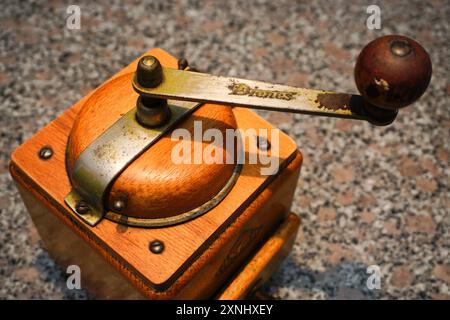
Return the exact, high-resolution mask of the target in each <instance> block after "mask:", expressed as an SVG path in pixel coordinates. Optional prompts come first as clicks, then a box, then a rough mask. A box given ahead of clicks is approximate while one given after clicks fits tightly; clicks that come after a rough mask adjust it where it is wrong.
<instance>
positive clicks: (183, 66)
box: [178, 58, 189, 70]
mask: <svg viewBox="0 0 450 320" xmlns="http://www.w3.org/2000/svg"><path fill="white" fill-rule="evenodd" d="M187 67H189V62H188V61H187V60H186V59H185V58H182V59H179V60H178V70H184V69H186V68H187Z"/></svg>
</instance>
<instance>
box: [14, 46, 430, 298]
mask: <svg viewBox="0 0 450 320" xmlns="http://www.w3.org/2000/svg"><path fill="white" fill-rule="evenodd" d="M403 38H404V37H403ZM406 39H407V38H406ZM390 41H391V42H392V41H393V40H392V39H390ZM411 41H412V40H411ZM412 45H413V49H414V50H416V51H417V50H419V49H416V47H415V45H416V43H415V42H412ZM369 46H370V45H369ZM391 47H392V43H391ZM416 51H415V52H416ZM363 52H364V51H363ZM145 56H152V57H154V58H156V59H157V60H158V61H159V62H160V63H161V65H162V66H163V67H164V72H169V71H170V70H169V68H174V69H177V67H179V62H178V60H177V59H176V58H174V57H172V56H171V55H169V54H168V53H166V52H164V51H163V50H160V49H154V50H151V51H149V52H148V53H147V54H146V55H145ZM363 58H364V55H363V54H361V55H360V59H359V60H358V61H359V62H360V61H361V60H362V61H363V60H364V59H363ZM142 61H144V60H143V58H141V59H138V60H136V61H135V62H133V63H131V64H130V65H129V66H127V67H126V68H124V69H123V70H121V71H120V72H119V73H117V74H116V75H114V76H113V77H112V78H111V79H109V80H108V81H106V82H105V83H104V84H103V85H102V86H100V87H99V88H97V89H96V90H94V91H93V92H92V93H90V94H89V95H87V96H86V97H84V98H83V99H81V100H80V101H79V102H78V103H76V104H75V105H73V106H72V107H71V108H69V109H68V110H66V111H65V112H64V113H63V114H62V115H60V116H59V117H58V118H57V119H55V120H54V121H52V122H51V123H50V124H48V125H47V126H46V127H45V128H43V129H42V130H41V131H39V132H38V133H37V134H36V135H35V136H33V137H32V138H31V139H29V140H28V141H26V142H25V143H24V144H23V145H21V146H20V147H19V148H18V149H17V150H16V151H15V152H14V153H13V155H12V160H11V164H10V171H11V174H12V176H13V178H14V180H15V181H16V182H17V186H18V188H19V191H20V193H21V195H22V198H23V200H24V202H25V204H26V207H27V209H28V211H29V213H30V215H31V217H32V219H33V222H34V224H35V225H36V227H37V229H38V231H39V234H40V236H41V238H42V240H43V242H44V244H45V246H46V248H47V249H48V251H49V252H50V254H51V255H52V257H53V258H54V259H55V260H56V261H57V262H58V263H59V264H60V265H61V266H62V267H63V268H66V267H67V266H69V265H77V266H79V267H80V269H81V279H82V280H81V281H82V287H83V288H86V289H88V291H90V292H91V293H93V294H94V295H95V296H96V297H97V298H109V299H131V298H143V297H146V298H150V299H206V298H219V299H243V298H246V297H249V296H251V295H252V294H253V293H254V292H255V290H257V289H258V288H259V287H260V286H261V285H262V284H263V283H264V282H265V281H266V280H267V279H268V278H269V276H270V275H271V273H272V272H273V271H274V270H275V269H276V268H277V266H278V265H279V263H280V262H281V261H282V260H283V259H284V258H285V257H286V256H287V254H288V253H289V251H290V250H291V248H292V245H293V243H294V240H295V238H296V233H297V230H298V227H299V223H300V221H299V218H298V217H297V216H296V215H295V214H292V213H290V207H291V204H292V201H293V195H294V191H295V187H296V184H297V179H298V177H299V173H300V167H301V163H302V156H301V153H300V152H299V151H298V149H297V146H296V144H295V142H294V141H293V140H292V139H291V138H289V137H288V136H287V135H286V134H284V133H282V132H280V131H279V130H277V132H278V136H279V139H278V140H279V141H278V143H277V144H276V145H277V148H276V151H277V157H278V163H279V170H278V171H277V172H276V173H275V174H271V175H264V174H261V172H262V171H261V169H262V168H263V167H264V164H261V163H259V162H258V163H248V161H244V163H243V164H242V165H241V166H238V165H237V164H235V163H214V164H204V163H194V164H192V163H188V164H184V163H182V164H176V165H174V164H173V163H172V162H171V160H170V153H171V150H172V149H173V147H174V146H175V144H176V143H177V141H174V140H173V139H171V136H170V133H171V131H172V130H173V129H174V128H175V127H176V128H184V129H187V130H188V131H189V132H193V131H194V127H195V125H194V123H195V121H196V120H201V121H202V124H203V129H207V128H215V129H218V130H219V131H220V132H222V133H224V132H225V131H226V130H227V129H233V128H234V129H236V128H238V129H240V130H250V129H255V130H256V131H255V132H260V131H264V130H267V132H270V130H274V129H275V130H276V128H273V127H272V126H271V125H270V124H269V123H268V122H266V121H265V120H263V119H262V118H261V117H259V116H258V115H256V114H255V113H254V112H252V111H250V110H248V109H247V108H241V107H239V106H237V105H238V104H237V103H231V104H225V103H220V104H214V103H208V101H209V100H208V98H210V97H209V96H207V97H206V99H205V100H206V103H204V104H202V105H198V106H197V107H195V108H193V111H192V112H191V113H189V115H187V116H186V117H184V118H182V119H181V120H180V121H179V122H178V123H176V125H175V127H173V128H171V130H168V131H163V134H162V135H161V136H160V137H159V138H158V139H155V142H154V143H153V144H151V145H149V146H148V148H146V149H145V150H144V151H143V152H141V153H139V155H138V156H136V157H135V159H134V161H132V162H131V163H127V165H126V166H125V167H124V168H123V170H121V171H118V173H119V174H118V175H117V176H114V179H113V181H112V182H111V184H110V185H109V186H108V189H107V193H106V195H105V198H104V199H103V200H104V201H103V202H102V204H101V206H100V210H97V209H93V207H94V206H91V204H92V201H91V202H89V201H88V202H86V203H84V202H83V200H82V199H81V200H80V199H79V198H76V197H75V196H73V190H74V189H76V188H75V186H76V184H77V182H76V181H75V180H74V179H73V175H74V173H73V172H75V171H76V168H77V160H78V159H80V158H82V155H83V153H84V152H85V150H88V149H89V148H90V147H91V146H92V144H94V141H98V140H101V139H102V137H103V139H104V136H105V132H107V131H108V130H111V129H110V128H111V127H113V126H114V125H116V126H117V123H119V121H122V120H123V119H124V118H125V117H126V114H127V113H128V112H129V111H130V110H134V109H133V108H134V107H135V106H136V101H137V100H138V98H139V94H141V95H143V94H148V95H151V96H152V97H153V98H152V99H154V97H157V98H168V99H172V96H171V95H172V94H173V92H171V91H170V92H168V93H161V92H158V93H157V94H154V93H152V92H147V91H146V90H147V88H145V87H141V86H140V84H141V83H140V82H139V74H138V73H136V76H135V70H136V68H138V70H139V64H140V63H141V62H142ZM428 61H429V60H428ZM408 63H411V62H410V61H408ZM429 69H430V70H429V71H430V74H429V77H430V76H431V65H430V66H429ZM357 70H359V69H358V67H357ZM170 72H172V71H170ZM180 72H182V71H180ZM185 74H192V76H193V77H196V76H201V74H198V75H195V74H194V73H193V72H188V71H183V73H182V74H181V75H185ZM361 74H362V75H363V76H365V74H364V73H361ZM136 77H137V78H136ZM165 77H166V78H165V79H166V80H167V81H169V80H168V79H169V78H168V74H165ZM426 77H427V75H425V76H423V77H422V78H426ZM429 77H428V80H427V81H425V82H426V83H425V86H424V88H423V89H420V90H422V92H420V93H419V94H418V95H417V94H416V95H415V96H414V97H409V98H408V99H409V100H408V102H411V100H415V99H417V98H418V97H419V96H420V95H421V93H423V91H424V90H425V88H426V86H427V85H428V81H429ZM136 79H137V80H136ZM425 80H426V79H425ZM357 81H358V76H357ZM369 82H370V81H369ZM131 83H133V86H134V90H133V87H132V86H131ZM376 83H377V82H376ZM368 85H369V86H370V85H373V83H368ZM402 85H403V87H404V86H405V85H404V84H402ZM422 86H423V85H422ZM154 87H156V85H155V86H154ZM160 87H161V88H162V87H164V86H160ZM359 87H360V86H359V85H358V88H359ZM359 89H360V91H361V92H362V93H363V92H364V90H365V89H364V88H362V89H361V88H359ZM372 89H373V88H372ZM394 89H395V86H394V85H392V84H391V90H394ZM149 90H150V89H149ZM161 90H163V89H161ZM302 90H303V89H302ZM420 90H418V89H416V91H420ZM135 91H136V92H138V93H139V94H138V93H136V92H135ZM144 91H145V92H144ZM388 93H389V92H388ZM388 93H386V95H387V94H388ZM416 93H417V92H416ZM166 94H168V95H170V96H168V97H166ZM175 94H177V92H175ZM239 94H240V92H239ZM308 94H309V93H308ZM317 94H319V95H320V94H323V93H322V92H318V93H317ZM342 96H343V95H341V96H339V98H340V99H342ZM347 96H348V99H347V101H354V100H355V96H353V95H346V96H344V98H346V97H347ZM363 96H364V100H365V101H367V100H368V101H370V102H372V100H369V99H370V97H365V95H364V93H363ZM141 97H142V96H141ZM211 97H214V93H211ZM335 97H336V96H335ZM177 98H180V97H178V96H177ZM237 98H240V97H237ZM211 99H212V98H211ZM359 99H360V100H361V98H359ZM377 99H380V97H379V96H377ZM180 100H189V101H196V99H195V97H194V98H193V97H190V96H189V95H185V96H183V97H182V99H181V98H180ZM324 100H326V99H324ZM344 100H345V99H344ZM356 100H357V101H360V100H358V99H356ZM382 100H383V99H382ZM397 100H398V99H397ZM212 101H213V102H214V100H212ZM202 102H205V101H202ZM218 102H220V100H218ZM383 102H384V103H385V102H386V99H384V100H383ZM169 103H172V100H169ZM175 103H176V102H175ZM330 103H331V102H330ZM332 103H336V100H333V101H332ZM352 103H353V102H352ZM358 103H359V102H358ZM249 104H250V105H251V101H250V102H248V103H247V107H248V105H249ZM327 106H330V105H327V104H326V103H322V104H320V105H318V108H319V109H318V112H317V113H320V114H323V113H326V112H329V113H335V112H336V110H337V113H339V112H341V113H340V114H338V116H344V117H346V116H348V117H350V118H359V119H360V118H363V119H366V120H368V119H369V120H370V121H371V122H373V123H376V122H379V123H383V124H386V123H389V122H392V120H393V118H395V116H396V114H397V112H396V111H392V110H390V109H389V110H388V109H381V111H380V112H379V109H378V108H376V107H372V106H371V107H370V110H371V111H368V110H369V108H367V109H364V111H365V112H363V111H362V109H361V108H362V107H361V105H356V106H354V105H352V104H351V103H350V102H348V105H345V108H344V107H343V108H341V109H342V110H339V108H337V109H336V108H335V110H334V111H333V110H331V109H332V108H328V109H329V110H324V109H323V108H324V107H325V108H326V107H327ZM402 106H403V105H402ZM402 106H400V105H395V106H394V107H396V108H399V107H402ZM138 108H139V101H138ZM358 108H359V109H358ZM144 109H145V108H144ZM373 110H375V111H373ZM288 111H289V110H288ZM297 111H298V110H297ZM304 113H314V112H313V111H311V110H307V111H306V112H304ZM158 116H159V115H158ZM121 119H122V120H121ZM152 119H154V118H152ZM158 119H159V118H158ZM125 120H126V119H125ZM122 133H123V136H125V138H124V139H128V138H129V139H133V137H131V135H132V134H133V132H132V130H131V129H130V130H128V131H127V127H125V126H124V127H123V130H122ZM127 135H129V136H130V137H127ZM134 138H135V137H134ZM268 138H269V140H268V144H267V145H269V146H270V145H271V142H272V143H273V142H274V141H270V135H269V136H268ZM255 139H256V140H258V139H259V138H258V137H255ZM112 141H114V140H112ZM125 141H126V140H125ZM130 141H131V140H130ZM250 144H251V141H247V140H245V141H243V149H244V151H245V152H244V154H245V157H247V158H248V157H249V156H250V155H251V153H255V152H256V153H259V152H266V153H267V152H269V153H270V152H271V150H268V149H270V147H267V145H266V148H265V149H264V148H259V147H260V146H259V147H258V148H252V146H251V145H250ZM107 146H108V145H107V144H104V145H102V148H101V149H93V152H94V154H95V155H96V156H97V157H99V158H103V160H105V161H107V162H108V163H112V165H114V163H115V162H114V161H115V159H116V158H117V159H120V157H121V155H120V154H116V153H117V152H118V151H117V150H120V148H119V149H118V148H117V146H109V147H107ZM124 148H125V147H124ZM272 151H273V150H272ZM80 172H81V171H80ZM105 172H107V171H105ZM80 176H81V175H80ZM83 179H84V180H83V181H88V182H86V183H90V180H89V179H90V177H89V175H85V176H83ZM75 194H76V195H77V196H78V197H80V196H79V193H75ZM83 195H84V196H86V197H90V194H87V195H86V194H83ZM74 197H75V198H74ZM71 201H72V202H71ZM86 208H87V209H86ZM102 208H104V211H103V213H102V216H101V217H100V218H99V217H98V216H97V217H95V216H94V215H93V212H98V211H102V210H101V209H102ZM89 210H90V211H89ZM92 219H94V220H95V221H94V222H93V220H92Z"/></svg>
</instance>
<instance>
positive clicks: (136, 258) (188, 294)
mask: <svg viewBox="0 0 450 320" xmlns="http://www.w3.org/2000/svg"><path fill="white" fill-rule="evenodd" d="M149 53H150V54H153V55H155V56H157V57H158V58H159V59H162V56H165V55H168V54H167V53H165V52H163V51H162V50H158V49H157V50H153V51H151V52H149ZM135 65H136V61H135V62H134V63H132V64H131V65H130V66H128V67H127V68H125V69H124V70H122V71H121V72H120V73H119V74H118V75H116V76H114V77H113V78H114V79H117V77H118V76H120V75H124V74H127V73H129V72H130V70H134V68H135ZM89 96H90V95H89ZM89 96H88V97H86V98H83V99H82V100H80V102H78V103H77V104H75V105H74V106H73V107H71V108H70V109H68V110H67V111H66V112H64V113H63V114H62V115H61V116H59V117H58V118H57V119H56V120H54V121H53V122H52V123H50V124H49V125H48V126H46V127H45V128H44V129H42V130H41V131H40V132H38V133H37V134H36V135H35V136H34V137H32V138H31V139H30V140H28V141H27V142H25V143H24V144H23V145H22V146H20V147H19V148H18V149H17V150H16V151H15V152H14V154H13V156H12V162H11V166H10V168H11V173H12V175H13V177H14V178H15V180H16V181H17V182H18V183H19V184H20V185H22V186H23V187H24V188H25V189H27V190H28V191H29V192H30V193H32V194H33V196H34V197H36V198H37V199H38V201H40V202H42V203H43V204H44V205H45V206H46V207H47V208H49V209H50V210H51V212H52V213H53V214H55V215H56V216H57V217H58V218H59V219H61V220H62V221H63V222H64V223H65V224H66V225H67V226H68V227H69V228H70V229H71V230H73V231H74V232H75V233H76V234H78V235H79V236H81V237H82V238H83V239H84V241H86V242H87V243H88V244H89V245H90V246H91V247H92V248H94V250H95V251H96V252H98V253H100V254H101V255H102V256H103V257H104V258H105V259H106V260H107V261H108V262H109V263H110V264H111V265H113V266H114V267H115V268H116V269H117V270H119V271H120V272H121V273H122V274H123V275H124V276H125V277H126V278H127V279H128V280H129V281H130V282H131V283H132V284H134V285H135V286H136V287H137V288H138V289H139V290H140V291H141V292H142V293H143V294H144V295H146V296H147V297H150V298H174V297H185V298H194V297H206V296H210V295H211V294H212V292H210V291H211V290H214V288H218V286H219V285H220V283H221V281H222V282H223V281H225V280H226V277H227V276H229V275H230V274H231V273H232V272H233V271H234V270H235V269H236V268H237V267H238V266H239V263H242V262H243V261H245V259H246V258H247V257H248V255H249V254H250V252H251V250H252V249H254V248H255V247H256V246H257V244H258V243H259V242H260V241H262V238H263V237H264V235H266V234H267V232H269V230H271V229H273V228H275V227H276V224H277V223H279V222H281V220H282V219H283V218H284V217H285V216H286V212H288V209H289V207H290V205H291V202H292V196H293V192H294V189H295V185H296V180H297V177H298V172H299V169H300V165H301V155H300V153H298V151H296V145H295V143H294V142H293V141H292V140H291V139H290V138H289V137H288V136H286V135H284V134H283V133H281V132H280V163H283V164H288V163H290V165H289V166H288V167H287V168H285V169H283V170H282V172H281V173H280V175H279V176H278V177H275V176H262V175H261V174H260V168H261V165H260V164H255V165H244V168H243V171H242V173H241V175H240V177H239V179H238V181H237V183H236V185H235V186H234V188H233V189H232V190H231V192H230V193H229V195H228V196H227V197H226V198H225V199H224V200H223V201H222V202H221V203H220V204H219V205H218V206H217V207H215V208H214V209H212V210H210V211H209V212H208V213H206V214H205V215H203V216H201V217H199V218H197V219H194V220H192V221H189V222H186V223H183V224H180V225H176V226H172V227H167V228H158V229H144V228H133V227H125V226H122V225H119V224H117V223H115V222H112V221H109V220H102V221H101V222H100V223H99V224H98V225H97V226H96V227H89V226H87V225H86V224H84V223H83V222H82V221H81V220H80V219H79V218H78V217H77V216H76V215H74V214H73V213H72V211H71V210H70V209H69V208H68V207H67V206H66V204H65V203H64V197H65V196H66V194H67V193H68V192H69V191H70V182H69V179H68V177H67V173H66V170H65V149H66V143H67V139H68V136H69V133H70V130H71V128H72V126H73V123H74V121H75V118H76V115H77V113H78V112H79V110H80V107H81V106H82V105H83V103H85V102H86V100H87V99H88V98H89ZM232 110H233V114H234V118H235V119H236V123H237V126H238V127H239V128H241V129H244V130H245V129H248V128H256V129H258V128H262V129H270V128H272V126H271V125H270V124H268V123H267V122H266V121H264V120H263V119H261V118H260V117H258V116H257V115H256V114H254V113H253V112H251V111H250V110H246V109H241V108H233V109H232ZM44 145H51V147H52V148H53V150H54V156H53V157H52V158H50V159H49V160H47V161H42V160H40V159H39V158H38V156H37V155H38V152H39V150H40V148H41V147H42V146H44ZM252 225H254V226H256V227H258V226H259V227H261V228H262V229H261V230H263V231H261V234H260V235H259V237H258V236H254V237H253V238H252V241H250V242H249V243H248V245H247V246H246V248H247V251H248V252H247V251H245V252H240V254H239V257H238V258H237V259H236V258H233V261H232V262H230V263H227V264H226V265H228V268H227V269H226V270H222V272H220V273H219V275H218V276H216V277H214V278H213V277H211V273H212V272H213V270H215V271H216V273H217V269H220V266H221V265H222V264H223V263H224V260H225V259H227V256H228V255H227V252H230V251H233V245H234V244H235V243H236V241H237V239H239V235H240V234H241V232H242V230H245V228H246V227H247V226H249V227H251V226H252ZM233 226H234V227H233ZM155 239H158V240H161V241H164V243H165V244H166V248H165V250H164V252H163V253H162V254H159V255H155V254H151V253H150V252H149V250H148V244H149V242H151V241H153V240H155ZM208 268H212V269H208Z"/></svg>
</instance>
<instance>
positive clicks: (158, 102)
mask: <svg viewBox="0 0 450 320" xmlns="http://www.w3.org/2000/svg"><path fill="white" fill-rule="evenodd" d="M162 80H163V71H162V67H161V63H160V62H159V61H158V59H156V58H155V57H154V56H144V57H142V58H141V59H140V60H139V62H138V66H137V69H136V76H135V82H136V83H137V85H139V86H141V87H143V88H154V87H157V86H158V85H160V84H161V82H162ZM169 118H170V109H169V107H168V106H167V100H166V99H158V98H151V97H147V96H145V95H143V94H140V96H139V98H138V100H137V102H136V119H137V120H138V122H139V123H140V124H141V125H143V126H146V127H158V126H161V125H163V124H164V123H166V122H167V121H168V120H169Z"/></svg>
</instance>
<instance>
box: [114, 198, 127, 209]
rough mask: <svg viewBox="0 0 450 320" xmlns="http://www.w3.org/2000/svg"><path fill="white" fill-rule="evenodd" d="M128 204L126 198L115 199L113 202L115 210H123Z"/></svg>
mask: <svg viewBox="0 0 450 320" xmlns="http://www.w3.org/2000/svg"><path fill="white" fill-rule="evenodd" d="M126 206H127V203H126V201H125V199H115V200H114V201H113V203H112V207H113V210H114V211H122V210H123V209H125V207H126Z"/></svg>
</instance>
